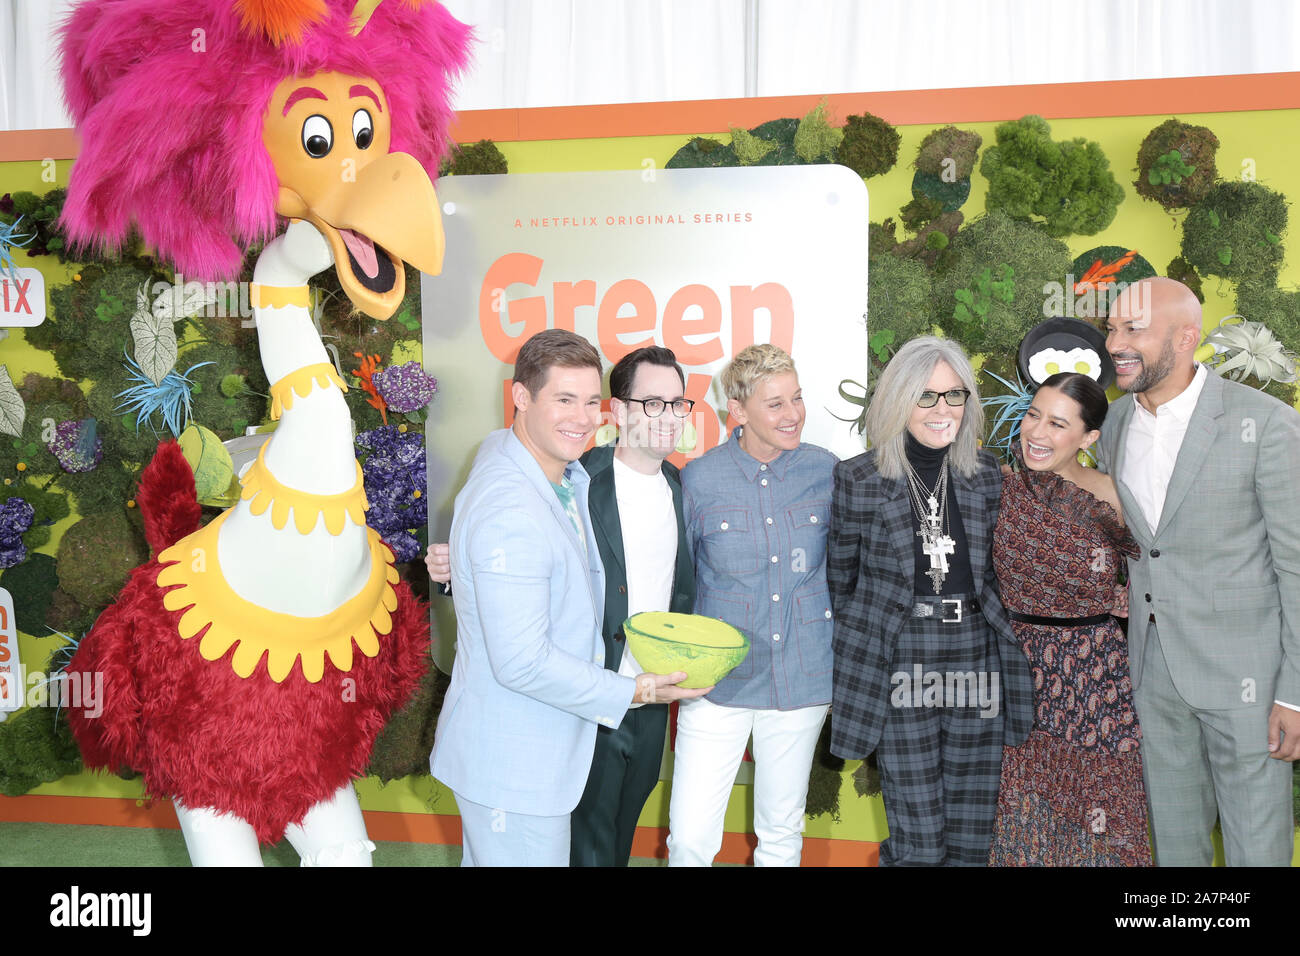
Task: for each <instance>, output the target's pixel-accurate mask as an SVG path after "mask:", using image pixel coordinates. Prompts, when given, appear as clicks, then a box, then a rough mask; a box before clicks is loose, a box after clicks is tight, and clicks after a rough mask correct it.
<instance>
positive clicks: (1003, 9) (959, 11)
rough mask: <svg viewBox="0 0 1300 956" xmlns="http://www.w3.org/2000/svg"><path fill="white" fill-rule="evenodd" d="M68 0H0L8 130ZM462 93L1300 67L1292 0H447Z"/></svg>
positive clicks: (509, 97) (53, 89) (701, 93)
mask: <svg viewBox="0 0 1300 956" xmlns="http://www.w3.org/2000/svg"><path fill="white" fill-rule="evenodd" d="M69 6H71V0H0V129H46V128H52V127H64V126H68V125H70V122H69V119H68V117H67V114H66V113H65V112H64V110H63V107H62V103H61V100H60V95H59V87H58V82H57V71H56V64H57V58H56V56H55V52H54V39H53V32H54V28H55V27H56V26H57V24H58V23H59V22H60V21H61V20H62V18H63V17H64V16H65V15H66V12H67V9H68V7H69ZM446 6H447V7H448V8H449V9H450V10H451V11H452V13H454V14H455V15H456V16H457V17H459V18H460V19H462V20H464V21H465V22H467V23H471V24H474V25H475V27H476V29H477V33H478V37H479V41H480V42H479V45H478V47H477V49H476V52H475V64H474V66H473V68H472V70H471V71H470V73H469V75H468V76H467V77H465V79H464V81H463V82H462V83H461V85H460V90H459V94H458V96H457V98H456V105H457V108H458V109H462V110H466V109H496V108H506V107H509V108H523V107H535V106H571V105H583V104H592V103H634V102H653V101H660V100H683V99H714V98H723V97H740V96H782V95H790V94H801V93H836V92H856V91H874V90H907V89H935V88H940V89H943V88H951V87H960V86H993V85H1003V84H1027V83H1064V82H1073V81H1086V80H1123V79H1144V78H1150V77H1160V76H1207V75H1222V74H1236V73H1272V72H1300V3H1297V2H1296V0H909V2H906V3H902V2H899V0H889V2H886V0H447V2H446Z"/></svg>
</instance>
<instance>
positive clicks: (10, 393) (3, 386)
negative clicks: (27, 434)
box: [0, 365, 27, 438]
mask: <svg viewBox="0 0 1300 956" xmlns="http://www.w3.org/2000/svg"><path fill="white" fill-rule="evenodd" d="M26 417H27V405H26V404H25V403H24V402H23V397H22V396H21V395H19V394H18V389H16V388H14V383H13V380H12V379H10V378H9V369H8V367H7V366H4V365H0V432H4V433H5V434H6V435H13V436H14V437H15V438H22V437H23V419H25V418H26Z"/></svg>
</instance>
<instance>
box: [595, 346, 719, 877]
mask: <svg viewBox="0 0 1300 956" xmlns="http://www.w3.org/2000/svg"><path fill="white" fill-rule="evenodd" d="M685 385H686V382H685V376H684V375H683V374H682V371H681V368H680V367H679V366H678V365H677V360H676V356H674V355H673V353H672V352H671V351H669V350H668V349H665V348H658V347H649V348H641V349H637V350H636V351H634V352H631V353H629V354H628V355H626V356H624V357H623V358H622V359H621V360H620V361H619V362H618V364H616V365H615V366H614V368H613V370H612V371H611V372H610V376H609V388H610V395H611V399H612V400H611V402H610V407H611V409H612V411H613V414H614V417H615V420H616V421H617V423H618V427H619V437H618V442H617V444H615V445H606V446H603V447H598V448H593V449H591V450H590V451H589V452H587V453H586V454H585V455H583V457H582V459H581V461H582V466H583V467H584V468H585V469H586V470H587V473H588V474H589V475H590V476H591V486H590V493H589V500H588V508H589V510H590V512H591V524H592V528H593V529H594V530H595V533H596V545H597V547H598V548H599V550H600V559H601V562H602V563H603V564H604V566H605V619H604V626H603V635H604V639H605V667H606V668H608V669H610V670H616V671H617V670H622V671H623V672H624V673H627V672H628V671H629V670H630V671H631V673H632V675H633V676H635V675H636V674H637V673H639V672H640V669H639V668H637V667H636V662H635V661H634V660H632V659H631V655H630V654H629V653H628V652H627V641H626V639H625V638H624V635H623V622H624V621H625V620H627V618H628V617H629V616H631V615H632V614H635V613H638V612H640V611H678V612H681V613H686V614H689V613H690V612H691V611H692V610H693V609H694V606H695V570H694V566H693V563H692V557H691V553H690V550H689V548H688V547H687V544H686V529H685V526H684V524H683V523H682V485H681V478H680V476H679V475H678V471H677V468H676V467H675V466H674V465H672V464H671V463H669V462H668V461H667V458H668V456H669V455H671V454H672V453H673V450H674V449H675V448H676V447H677V443H678V441H679V440H680V438H681V434H682V429H683V427H684V425H685V422H686V420H687V417H688V416H689V415H690V413H691V407H692V405H693V403H692V402H691V401H690V400H689V399H687V398H686V397H685ZM667 725H668V705H667V704H646V705H645V706H643V707H634V708H632V709H631V710H629V711H628V712H627V714H626V715H625V716H624V718H623V721H622V723H620V724H619V726H618V727H615V728H610V727H599V728H597V733H596V750H595V754H594V755H593V757H592V761H591V771H590V773H589V774H588V776H587V786H586V789H585V790H584V791H583V794H582V799H581V800H579V802H578V806H577V808H576V809H575V810H574V811H573V814H572V817H571V819H570V825H571V831H572V835H571V842H570V853H569V863H570V865H571V866H627V862H628V858H629V857H630V856H631V855H632V838H633V836H634V835H635V833H636V823H637V819H638V818H639V817H640V815H641V809H642V807H644V806H645V802H646V799H647V798H648V797H649V796H650V793H651V791H653V790H654V787H655V784H656V783H657V782H658V780H659V765H660V763H661V761H662V759H663V746H664V738H665V734H666V730H667Z"/></svg>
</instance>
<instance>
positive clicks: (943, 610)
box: [912, 597, 980, 624]
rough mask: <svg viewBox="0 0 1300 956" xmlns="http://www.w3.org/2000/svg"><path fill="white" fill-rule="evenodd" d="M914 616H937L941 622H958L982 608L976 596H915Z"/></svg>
mask: <svg viewBox="0 0 1300 956" xmlns="http://www.w3.org/2000/svg"><path fill="white" fill-rule="evenodd" d="M913 602H914V603H913V604H912V617H929V618H935V619H937V620H938V622H939V623H940V624H957V623H960V622H961V619H962V618H963V617H969V616H970V615H972V614H975V613H976V612H978V611H979V609H980V604H979V601H977V600H975V599H974V598H941V597H934V598H931V597H918V598H913Z"/></svg>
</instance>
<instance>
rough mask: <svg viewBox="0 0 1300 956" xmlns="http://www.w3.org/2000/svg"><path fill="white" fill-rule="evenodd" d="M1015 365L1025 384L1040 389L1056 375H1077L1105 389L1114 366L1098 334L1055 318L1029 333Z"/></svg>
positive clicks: (1084, 325)
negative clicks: (1039, 387) (1072, 373)
mask: <svg viewBox="0 0 1300 956" xmlns="http://www.w3.org/2000/svg"><path fill="white" fill-rule="evenodd" d="M1017 359H1018V361H1017V363H1016V364H1017V365H1018V366H1019V369H1020V376H1021V378H1022V379H1023V380H1024V382H1025V383H1026V384H1027V385H1029V386H1031V388H1032V387H1035V386H1038V385H1041V384H1042V383H1043V382H1044V381H1045V380H1046V379H1048V378H1050V377H1051V376H1053V375H1055V374H1057V373H1058V372H1080V373H1082V374H1084V375H1087V376H1088V377H1089V378H1091V379H1093V380H1094V381H1095V382H1097V383H1098V384H1100V385H1101V387H1102V388H1107V387H1109V386H1110V384H1111V383H1112V382H1114V381H1115V365H1114V363H1113V362H1112V361H1111V358H1110V353H1109V352H1107V351H1106V337H1105V335H1103V334H1102V332H1101V330H1100V329H1098V328H1097V327H1096V326H1094V325H1090V324H1089V323H1087V322H1081V321H1079V320H1078V319H1067V318H1054V319H1048V320H1047V321H1046V322H1040V323H1039V324H1038V325H1036V326H1034V327H1033V328H1032V329H1030V330H1029V334H1027V335H1026V336H1025V337H1024V339H1023V340H1022V341H1021V343H1020V354H1019V355H1018V356H1017Z"/></svg>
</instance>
